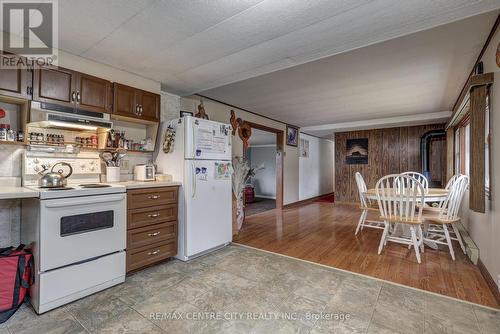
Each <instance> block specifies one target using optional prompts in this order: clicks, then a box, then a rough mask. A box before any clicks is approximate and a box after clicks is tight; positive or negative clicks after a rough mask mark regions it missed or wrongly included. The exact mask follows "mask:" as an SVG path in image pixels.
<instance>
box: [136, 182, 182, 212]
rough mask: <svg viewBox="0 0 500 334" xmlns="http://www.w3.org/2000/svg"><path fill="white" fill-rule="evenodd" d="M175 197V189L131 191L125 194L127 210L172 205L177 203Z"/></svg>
mask: <svg viewBox="0 0 500 334" xmlns="http://www.w3.org/2000/svg"><path fill="white" fill-rule="evenodd" d="M177 197H178V196H177V187H162V188H147V189H133V190H129V191H128V192H127V198H128V208H129V209H138V208H147V207H150V206H157V205H165V204H173V203H177Z"/></svg>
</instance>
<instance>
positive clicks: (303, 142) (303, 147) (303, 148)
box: [300, 138, 309, 158]
mask: <svg viewBox="0 0 500 334" xmlns="http://www.w3.org/2000/svg"><path fill="white" fill-rule="evenodd" d="M300 157H301V158H309V140H307V139H302V138H301V139H300Z"/></svg>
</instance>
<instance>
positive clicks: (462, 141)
mask: <svg viewBox="0 0 500 334" xmlns="http://www.w3.org/2000/svg"><path fill="white" fill-rule="evenodd" d="M469 159H470V119H469V115H465V117H464V118H463V119H462V121H461V122H460V123H459V124H458V125H457V126H456V127H455V173H456V174H458V173H460V174H465V175H469Z"/></svg>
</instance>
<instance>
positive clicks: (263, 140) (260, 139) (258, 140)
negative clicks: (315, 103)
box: [248, 128, 276, 147]
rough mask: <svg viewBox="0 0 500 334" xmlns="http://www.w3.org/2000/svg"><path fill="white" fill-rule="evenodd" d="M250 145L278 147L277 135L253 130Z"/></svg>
mask: <svg viewBox="0 0 500 334" xmlns="http://www.w3.org/2000/svg"><path fill="white" fill-rule="evenodd" d="M248 143H249V144H250V147H252V146H256V145H276V134H275V133H272V132H268V131H262V130H259V129H253V128H252V135H251V136H250V139H249V140H248Z"/></svg>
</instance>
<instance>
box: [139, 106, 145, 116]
mask: <svg viewBox="0 0 500 334" xmlns="http://www.w3.org/2000/svg"><path fill="white" fill-rule="evenodd" d="M139 111H140V115H141V116H142V112H143V111H144V107H143V106H142V105H140V106H139Z"/></svg>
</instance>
